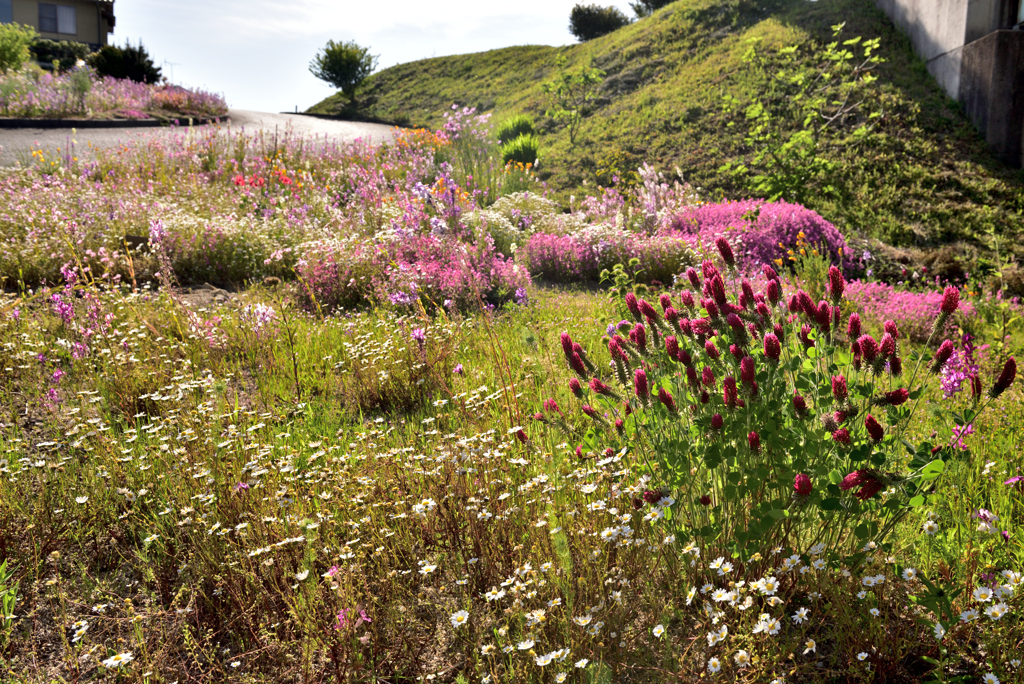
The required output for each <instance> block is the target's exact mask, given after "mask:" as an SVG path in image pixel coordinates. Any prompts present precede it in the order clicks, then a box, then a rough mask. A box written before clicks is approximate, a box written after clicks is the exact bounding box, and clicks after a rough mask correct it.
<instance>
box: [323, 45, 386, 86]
mask: <svg viewBox="0 0 1024 684" xmlns="http://www.w3.org/2000/svg"><path fill="white" fill-rule="evenodd" d="M377 57H378V55H371V54H370V49H369V48H364V47H360V46H359V44H357V43H356V42H355V41H351V40H350V41H346V42H344V43H335V42H334V41H333V40H329V41H327V45H326V46H325V47H324V49H323V50H321V51H320V52H318V53H317V55H316V57H314V58H313V60H312V61H311V62H310V63H309V71H310V72H311V73H312V74H313V75H314V76H316V77H317V78H319V79H320V80H321V81H324V82H326V83H329V84H331V85H332V86H334V87H335V88H337V89H338V90H340V91H341V92H342V93H343V94H344V95H345V97H347V98H348V99H349V100H352V99H353V98H354V97H355V94H356V88H358V87H359V85H360V84H361V83H362V82H363V81H365V80H366V77H367V76H369V75H370V74H372V73H373V70H374V69H376V68H377Z"/></svg>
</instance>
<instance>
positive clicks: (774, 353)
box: [764, 333, 782, 361]
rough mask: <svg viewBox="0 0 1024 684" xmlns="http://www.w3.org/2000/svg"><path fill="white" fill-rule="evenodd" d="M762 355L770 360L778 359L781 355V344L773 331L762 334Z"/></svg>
mask: <svg viewBox="0 0 1024 684" xmlns="http://www.w3.org/2000/svg"><path fill="white" fill-rule="evenodd" d="M764 355H765V356H767V357H768V358H769V359H771V360H772V361H778V360H779V357H780V356H781V355H782V345H781V344H779V338H778V337H777V336H776V335H775V333H767V334H766V335H765V336H764Z"/></svg>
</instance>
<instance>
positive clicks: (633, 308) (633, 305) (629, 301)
mask: <svg viewBox="0 0 1024 684" xmlns="http://www.w3.org/2000/svg"><path fill="white" fill-rule="evenodd" d="M626 308H627V309H629V313H631V314H633V319H634V320H637V321H639V320H640V304H639V303H638V302H637V301H636V295H635V294H633V293H632V292H627V293H626Z"/></svg>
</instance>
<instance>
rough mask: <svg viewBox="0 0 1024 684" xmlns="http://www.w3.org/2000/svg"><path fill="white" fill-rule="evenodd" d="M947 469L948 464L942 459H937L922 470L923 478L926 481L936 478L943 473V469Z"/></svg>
mask: <svg viewBox="0 0 1024 684" xmlns="http://www.w3.org/2000/svg"><path fill="white" fill-rule="evenodd" d="M945 469H946V464H945V463H944V462H943V461H942V459H935V460H934V461H932V462H931V463H929V464H928V465H926V466H925V467H924V468H923V469H922V470H921V479H922V480H924V481H925V482H928V481H930V480H934V479H935V478H937V477H938V476H939V475H941V474H942V471H944V470H945Z"/></svg>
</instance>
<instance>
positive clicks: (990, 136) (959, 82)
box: [875, 0, 1024, 168]
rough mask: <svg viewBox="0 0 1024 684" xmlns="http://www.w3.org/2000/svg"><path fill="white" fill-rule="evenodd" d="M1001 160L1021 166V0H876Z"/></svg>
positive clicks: (1023, 47) (1023, 122)
mask: <svg viewBox="0 0 1024 684" xmlns="http://www.w3.org/2000/svg"><path fill="white" fill-rule="evenodd" d="M875 2H876V4H877V5H878V6H879V7H880V8H881V9H882V11H884V12H885V13H886V14H887V15H889V18H890V19H892V21H893V23H894V24H896V25H897V26H898V27H899V28H900V29H902V30H903V32H904V33H906V34H907V35H908V36H909V37H910V42H911V44H912V45H913V46H914V50H915V51H916V52H917V54H918V55H920V56H921V57H922V58H923V59H924V61H925V64H926V65H927V66H928V71H929V72H930V73H931V74H932V75H933V76H934V77H935V79H936V80H937V81H938V82H939V85H941V86H942V88H943V90H945V91H946V94H948V95H949V96H950V97H951V98H953V99H954V100H957V101H958V102H960V104H961V105H962V106H963V108H964V112H965V113H966V114H967V116H968V118H970V120H971V121H972V122H973V123H974V125H975V126H977V127H978V129H979V130H980V131H981V132H982V134H983V135H984V136H985V140H986V141H987V142H988V144H989V146H990V147H991V148H992V150H993V151H994V152H995V153H996V156H998V157H999V158H1000V159H1001V160H1003V161H1004V162H1006V163H1007V164H1009V165H1011V166H1014V167H1017V168H1022V167H1024V0H875Z"/></svg>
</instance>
